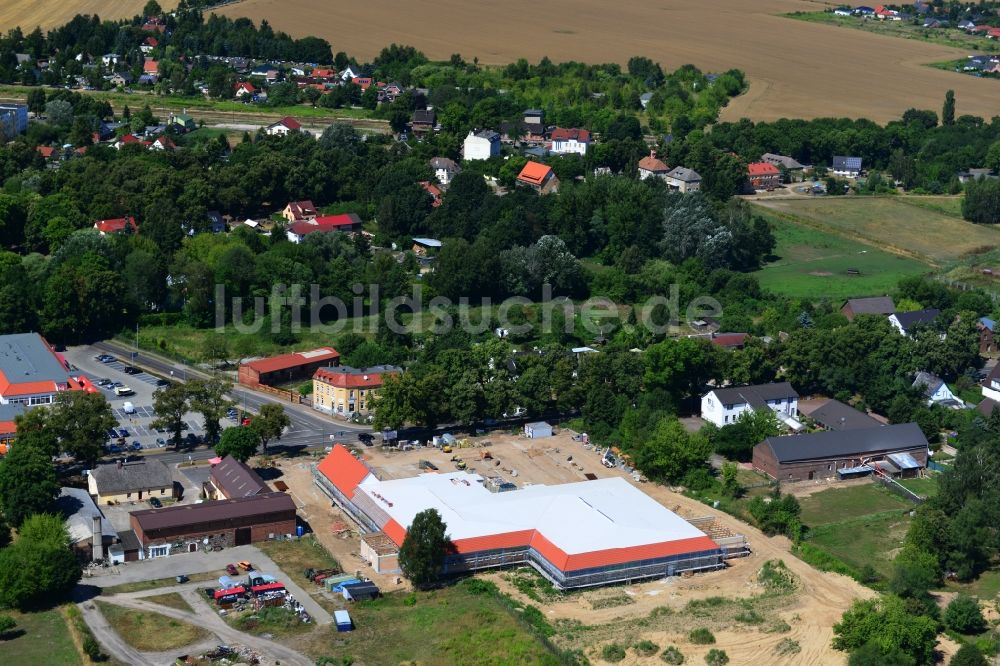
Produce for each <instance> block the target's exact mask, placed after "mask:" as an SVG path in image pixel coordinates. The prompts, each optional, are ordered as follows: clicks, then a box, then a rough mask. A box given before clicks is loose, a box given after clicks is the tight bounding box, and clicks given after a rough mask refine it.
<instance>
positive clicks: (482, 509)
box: [314, 445, 747, 589]
mask: <svg viewBox="0 0 1000 666" xmlns="http://www.w3.org/2000/svg"><path fill="white" fill-rule="evenodd" d="M314 478H315V480H316V483H317V485H318V486H319V487H320V488H321V489H322V490H323V491H324V492H326V494H327V495H328V496H329V497H330V498H331V499H332V500H333V501H334V502H335V503H336V504H337V505H338V506H339V507H341V508H342V509H343V510H344V511H345V512H346V513H347V514H348V515H349V516H351V517H352V518H353V519H354V520H355V521H356V522H357V523H358V525H360V526H361V528H362V531H363V532H369V533H377V534H384V535H385V536H386V537H387V538H388V540H389V541H391V542H392V543H393V544H394V545H395V546H396V547H397V548H398V547H399V546H401V545H402V543H403V539H404V538H405V536H406V527H405V526H408V525H409V524H410V523H411V522H412V521H413V518H414V516H415V515H416V514H417V513H419V512H420V511H423V510H425V509H430V508H433V509H436V510H437V511H438V513H440V514H441V517H442V519H443V520H444V522H445V524H446V525H447V529H448V536H449V537H450V538H451V540H452V545H453V546H454V550H453V553H452V554H450V555H449V556H448V557H447V558H446V559H445V564H444V569H443V573H445V574H449V573H459V572H464V571H475V570H479V569H486V568H491V567H500V566H506V565H517V564H528V565H531V566H532V567H534V568H535V569H537V570H538V571H539V572H540V573H541V574H542V575H543V576H545V577H546V578H547V579H548V580H549V581H551V582H552V583H553V584H554V585H555V586H557V587H558V588H560V589H567V588H576V587H587V586H593V585H605V584H609V583H615V582H625V581H635V580H641V579H644V578H655V577H662V576H669V575H674V574H679V573H682V572H685V571H702V570H710V569H718V568H721V567H722V566H723V560H724V559H725V558H726V557H732V556H737V555H743V554H746V552H747V550H746V543H745V540H744V539H743V538H742V537H739V538H738V539H736V540H733V541H728V540H727V541H725V545H720V543H718V542H716V541H715V540H713V539H712V538H710V537H709V536H708V535H707V534H706V533H705V532H703V531H702V530H700V529H698V528H697V527H695V526H694V525H692V524H691V523H690V522H688V521H686V520H684V519H683V518H681V517H680V516H678V515H676V514H675V513H673V512H672V511H669V510H667V509H666V508H665V507H663V506H662V505H660V504H659V503H658V502H656V501H655V500H653V499H652V498H650V497H649V496H647V495H646V494H645V493H643V492H642V491H640V490H639V489H637V488H636V487H635V486H633V485H632V484H630V483H629V482H628V481H626V480H625V479H623V478H621V477H617V476H616V477H611V478H605V479H598V480H594V481H582V482H578V483H566V484H561V485H556V486H546V485H540V484H539V485H532V486H528V487H524V488H521V489H519V490H514V491H510V492H506V493H492V492H490V491H489V490H488V489H487V488H486V487H485V486H484V485H483V477H481V476H479V475H478V474H471V473H466V472H451V473H438V474H434V473H432V474H421V475H420V476H415V477H410V478H404V479H395V480H390V481H380V480H379V479H378V478H377V477H376V476H375V474H373V473H372V472H371V470H369V469H368V468H367V467H366V466H365V465H364V464H363V463H362V462H360V461H359V460H358V459H357V458H355V457H354V456H353V455H352V454H351V453H350V451H348V450H347V449H346V448H344V447H343V446H341V445H337V446H335V447H334V448H333V450H332V451H331V452H330V453H329V454H328V455H327V457H326V458H324V459H323V460H322V461H321V462H320V463H319V464H318V465H317V466H316V468H315V469H314ZM383 557H385V555H383Z"/></svg>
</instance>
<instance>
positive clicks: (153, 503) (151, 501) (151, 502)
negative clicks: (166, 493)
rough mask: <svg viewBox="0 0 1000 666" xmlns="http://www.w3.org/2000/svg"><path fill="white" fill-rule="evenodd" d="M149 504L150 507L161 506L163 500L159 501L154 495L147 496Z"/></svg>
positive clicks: (156, 507) (157, 507)
mask: <svg viewBox="0 0 1000 666" xmlns="http://www.w3.org/2000/svg"><path fill="white" fill-rule="evenodd" d="M149 505H150V506H151V507H153V508H154V509H159V508H160V507H161V506H163V502H161V501H160V500H158V499H156V498H155V497H150V498H149Z"/></svg>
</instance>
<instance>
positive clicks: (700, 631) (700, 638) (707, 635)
mask: <svg viewBox="0 0 1000 666" xmlns="http://www.w3.org/2000/svg"><path fill="white" fill-rule="evenodd" d="M688 640H689V641H691V642H692V643H694V644H695V645H711V644H712V643H714V642H715V635H714V634H713V633H712V632H711V631H709V630H708V629H706V628H705V627H698V628H697V629H694V630H693V631H692V632H691V633H690V634H688Z"/></svg>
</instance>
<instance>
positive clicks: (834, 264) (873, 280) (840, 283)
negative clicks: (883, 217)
mask: <svg viewBox="0 0 1000 666" xmlns="http://www.w3.org/2000/svg"><path fill="white" fill-rule="evenodd" d="M767 218H768V220H769V221H770V222H771V224H772V225H773V229H774V236H775V239H776V240H777V247H776V248H775V251H774V255H775V257H776V258H775V259H774V260H773V261H771V262H769V263H768V264H767V265H765V266H764V267H763V268H762V269H761V270H760V271H758V272H757V273H755V275H756V277H757V279H758V280H759V281H760V284H761V286H762V287H764V288H765V289H768V290H769V291H772V292H774V293H776V294H784V295H786V296H791V297H794V298H810V299H824V298H826V299H830V300H834V301H836V300H842V299H846V298H852V297H858V296H877V295H880V294H885V293H888V292H890V291H892V289H894V288H895V286H896V283H897V282H899V280H900V278H903V277H907V276H910V275H919V274H922V273H926V272H927V271H928V270H929V267H928V266H927V265H926V264H923V263H921V262H919V261H916V260H914V259H909V258H906V257H901V256H899V255H895V254H890V253H888V252H884V251H882V250H879V249H877V248H875V247H873V246H872V245H868V244H866V243H862V242H859V241H855V240H851V239H848V238H844V237H842V236H837V235H835V234H831V233H824V232H822V231H818V230H816V229H814V228H812V227H807V226H803V225H800V224H796V223H794V222H789V221H788V220H786V219H783V218H779V217H775V216H773V215H767ZM848 270H856V271H858V273H859V274H858V275H854V274H848V272H847V271H848Z"/></svg>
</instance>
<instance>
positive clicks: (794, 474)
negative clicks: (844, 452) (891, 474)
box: [753, 444, 927, 481]
mask: <svg viewBox="0 0 1000 666" xmlns="http://www.w3.org/2000/svg"><path fill="white" fill-rule="evenodd" d="M903 452H905V453H909V454H910V455H911V456H913V458H914V459H916V461H917V462H918V463H920V464H921V465H922V466H924V467H926V466H927V449H926V448H924V447H917V448H913V449H902V450H900V451H889V452H888V453H903ZM888 453H887V454H876V455H874V456H872V455H871V454H865V455H862V454H860V453H855V454H852V455H848V456H843V457H838V458H824V459H817V460H804V461H798V462H793V463H784V464H781V463H779V462H778V461H777V460H775V458H774V454H773V453H772V452H771V448H770V447H769V446H765V445H763V444H758V445H757V446H755V447H754V449H753V467H754V469H756V470H759V471H761V472H763V473H764V474H767V475H768V476H769V477H771V478H772V479H777V480H778V481H808V480H809V479H829V478H837V470H839V469H843V468H845V467H857V466H858V465H860V464H861V461H862V458H866V459H869V460H870V459H871V458H873V457H874V458H875V459H877V460H881V459H882V458H884V457H885V455H888ZM810 473H811V474H812V476H811V477H810Z"/></svg>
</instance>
